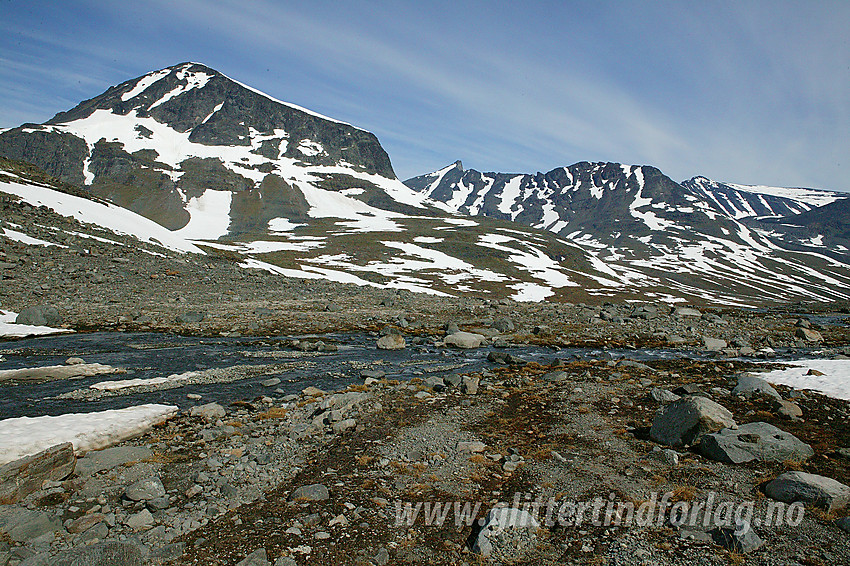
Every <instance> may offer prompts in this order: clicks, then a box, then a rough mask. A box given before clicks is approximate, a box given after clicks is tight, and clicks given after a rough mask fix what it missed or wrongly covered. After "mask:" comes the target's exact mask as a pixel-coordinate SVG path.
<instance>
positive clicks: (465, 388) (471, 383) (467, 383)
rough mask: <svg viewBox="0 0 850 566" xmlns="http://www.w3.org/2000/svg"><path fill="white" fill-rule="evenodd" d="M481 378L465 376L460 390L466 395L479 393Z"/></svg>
mask: <svg viewBox="0 0 850 566" xmlns="http://www.w3.org/2000/svg"><path fill="white" fill-rule="evenodd" d="M478 384H479V379H478V378H477V377H469V376H464V378H463V381H462V382H461V384H460V390H461V392H462V393H464V394H466V395H475V394H477V393H478Z"/></svg>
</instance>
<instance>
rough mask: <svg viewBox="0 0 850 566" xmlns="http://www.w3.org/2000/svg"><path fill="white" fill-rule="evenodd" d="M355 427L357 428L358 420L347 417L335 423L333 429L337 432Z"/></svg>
mask: <svg viewBox="0 0 850 566" xmlns="http://www.w3.org/2000/svg"><path fill="white" fill-rule="evenodd" d="M355 428H357V421H356V420H355V419H345V420H342V421H339V422H335V423H334V424H333V431H334V432H335V433H337V434H341V433H343V432H346V431H349V430H354V429H355Z"/></svg>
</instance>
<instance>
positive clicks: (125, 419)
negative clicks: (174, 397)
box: [0, 405, 178, 465]
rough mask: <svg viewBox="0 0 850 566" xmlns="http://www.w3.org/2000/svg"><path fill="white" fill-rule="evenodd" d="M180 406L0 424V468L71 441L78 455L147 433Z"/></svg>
mask: <svg viewBox="0 0 850 566" xmlns="http://www.w3.org/2000/svg"><path fill="white" fill-rule="evenodd" d="M177 411H178V408H177V407H174V406H170V405H139V406H135V407H127V408H125V409H112V410H108V411H100V412H96V413H70V414H65V415H59V416H55V417H54V416H43V417H18V418H14V419H5V420H2V421H0V465H2V464H6V463H8V462H13V461H15V460H18V459H20V458H23V457H24V456H30V455H32V454H37V453H39V452H41V451H42V450H46V449H47V448H50V447H51V446H56V445H57V444H62V443H64V442H70V443H72V444H73V445H74V450H75V451H76V452H88V451H90V450H99V449H101V448H106V447H107V446H111V445H113V444H117V443H119V442H121V441H123V440H126V439H128V438H132V437H134V436H138V435H140V434H144V433H145V432H146V431H148V430H149V429H150V428H151V427H153V426H154V425H157V424H159V423H162V422H164V421H166V420H168V419H169V418H171V417H173V416H174V415H175V414H176V413H177Z"/></svg>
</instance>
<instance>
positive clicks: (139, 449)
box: [76, 446, 153, 476]
mask: <svg viewBox="0 0 850 566" xmlns="http://www.w3.org/2000/svg"><path fill="white" fill-rule="evenodd" d="M151 458H153V451H152V450H151V449H150V448H148V447H147V446H115V447H113V448H106V449H104V450H97V451H94V452H89V453H88V454H86V455H85V456H83V457H82V458H80V459H78V460H77V467H76V472H77V475H79V476H91V475H93V474H96V473H98V472H102V471H104V470H111V469H113V468H117V467H118V466H123V465H124V464H129V463H130V462H140V461H143V460H150V459H151Z"/></svg>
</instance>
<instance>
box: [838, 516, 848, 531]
mask: <svg viewBox="0 0 850 566" xmlns="http://www.w3.org/2000/svg"><path fill="white" fill-rule="evenodd" d="M835 526H836V527H838V528H839V529H841V530H842V531H844V532H845V533H850V517H841V518H840V519H838V520H836V521H835Z"/></svg>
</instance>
